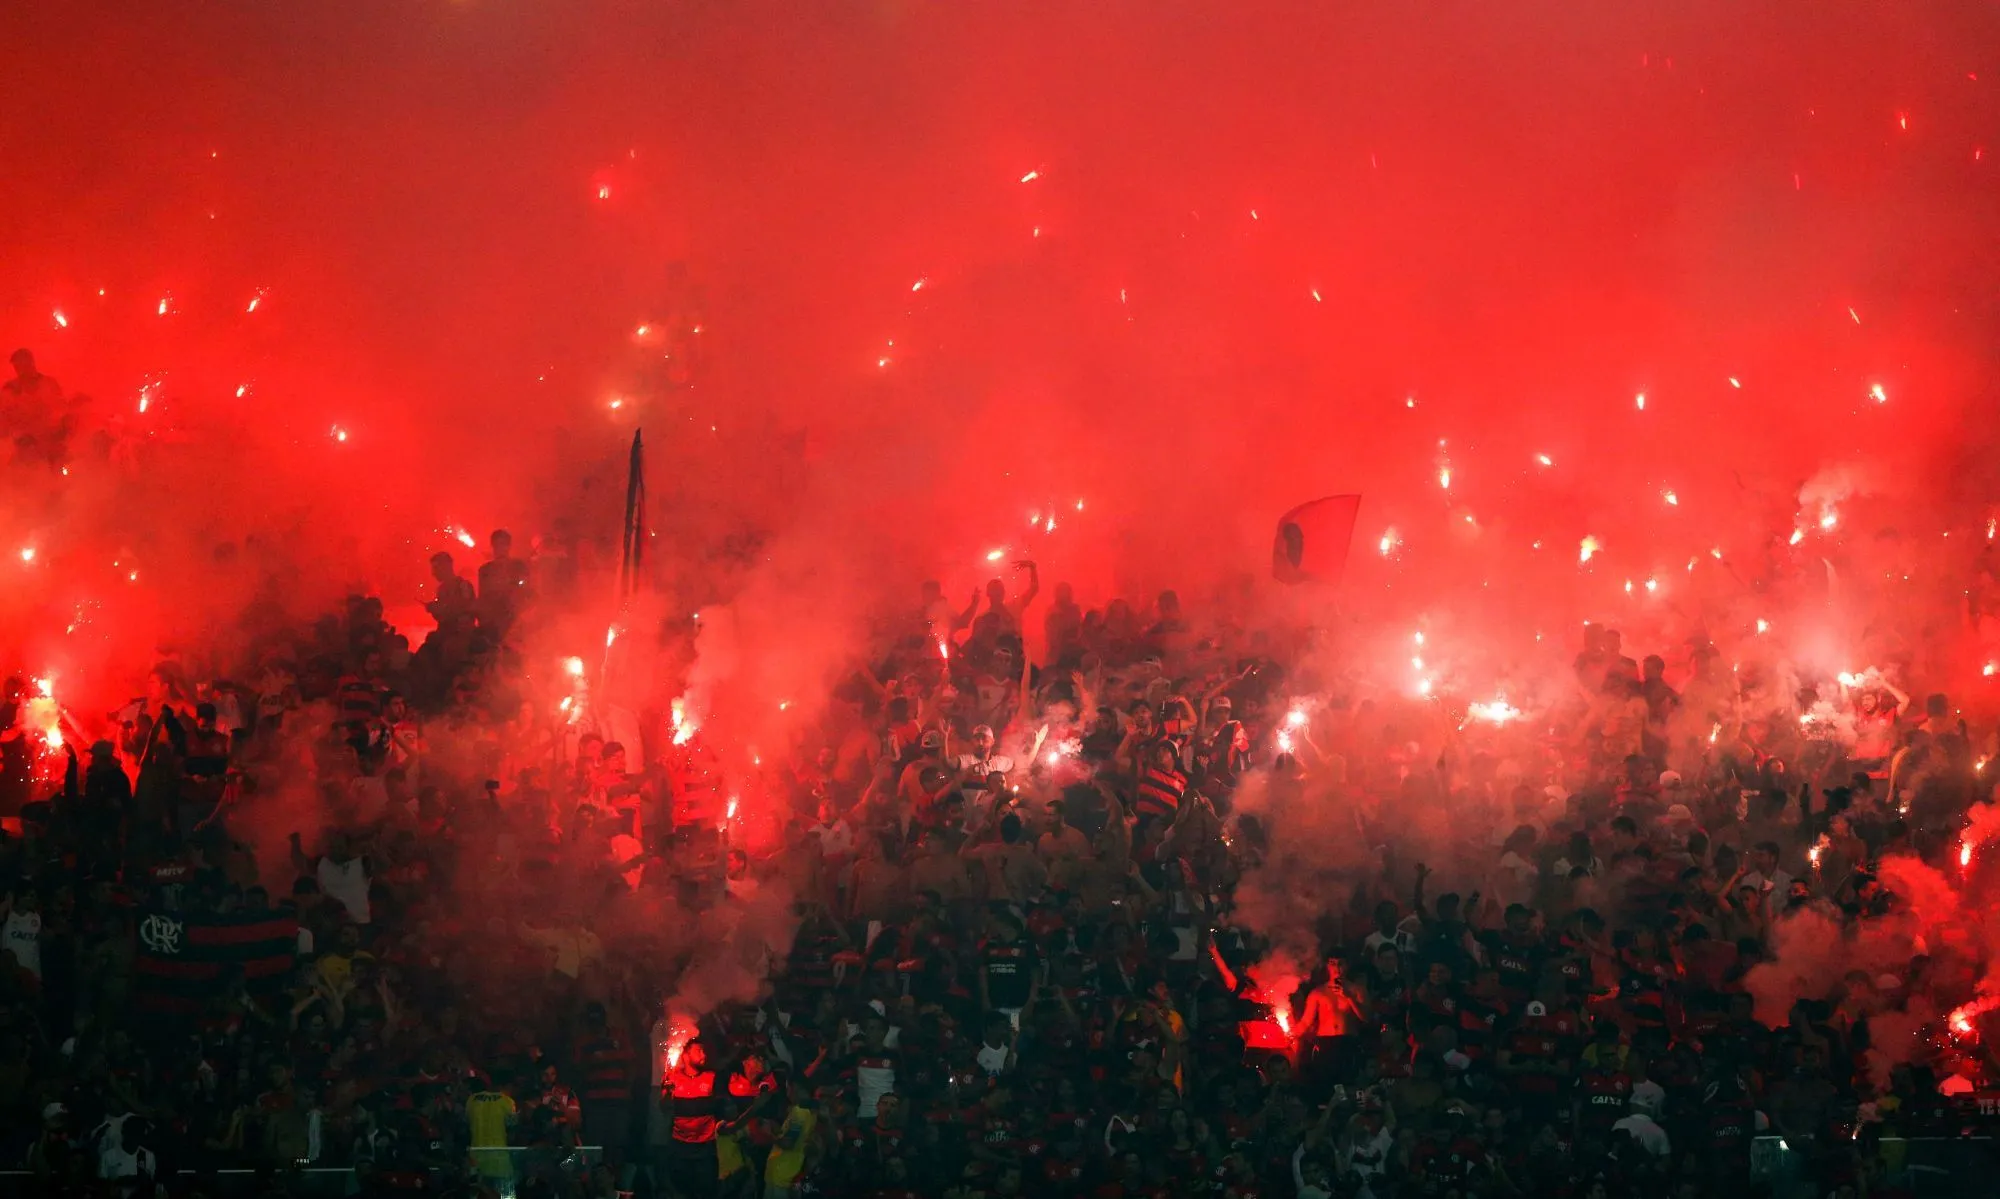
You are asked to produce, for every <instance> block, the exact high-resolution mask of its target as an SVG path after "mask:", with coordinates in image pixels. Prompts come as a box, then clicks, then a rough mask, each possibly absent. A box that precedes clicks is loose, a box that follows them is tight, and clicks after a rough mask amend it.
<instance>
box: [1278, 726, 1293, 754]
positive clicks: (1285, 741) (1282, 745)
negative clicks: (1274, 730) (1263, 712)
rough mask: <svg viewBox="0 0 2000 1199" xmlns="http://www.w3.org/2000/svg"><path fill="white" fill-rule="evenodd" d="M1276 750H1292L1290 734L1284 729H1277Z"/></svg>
mask: <svg viewBox="0 0 2000 1199" xmlns="http://www.w3.org/2000/svg"><path fill="white" fill-rule="evenodd" d="M1278 752H1279V753H1281V754H1288V753H1291V752H1292V735H1291V733H1290V732H1288V731H1286V730H1285V729H1279V730H1278Z"/></svg>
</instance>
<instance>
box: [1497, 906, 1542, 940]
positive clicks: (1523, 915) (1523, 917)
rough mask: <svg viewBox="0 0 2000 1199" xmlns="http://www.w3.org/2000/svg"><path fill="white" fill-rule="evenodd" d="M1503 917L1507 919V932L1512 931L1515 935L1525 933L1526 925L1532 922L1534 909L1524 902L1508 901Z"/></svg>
mask: <svg viewBox="0 0 2000 1199" xmlns="http://www.w3.org/2000/svg"><path fill="white" fill-rule="evenodd" d="M1504 919H1505V920H1506V921H1507V931H1508V932H1510V933H1513V934H1514V935H1515V936H1522V935H1525V934H1526V933H1527V931H1528V926H1529V925H1530V924H1531V923H1533V922H1534V919H1535V913H1534V909H1532V908H1530V907H1529V906H1528V905H1527V904H1525V903H1510V904H1508V905H1507V914H1506V916H1505V917H1504Z"/></svg>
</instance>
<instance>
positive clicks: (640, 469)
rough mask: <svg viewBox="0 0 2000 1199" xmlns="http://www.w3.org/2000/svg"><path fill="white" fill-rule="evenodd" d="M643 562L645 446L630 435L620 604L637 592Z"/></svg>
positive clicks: (639, 436)
mask: <svg viewBox="0 0 2000 1199" xmlns="http://www.w3.org/2000/svg"><path fill="white" fill-rule="evenodd" d="M645 560H646V446H645V442H644V440H643V439H642V434H641V432H640V431H639V430H637V429H635V430H633V432H632V461H631V465H630V467H629V468H628V470H627V472H626V477H625V544H624V556H623V557H622V558H620V560H619V562H618V598H619V601H620V602H621V603H622V602H623V601H624V600H625V599H626V598H627V597H628V596H630V595H631V594H632V593H633V592H634V591H637V590H638V589H639V568H640V566H641V565H643V564H644V562H645Z"/></svg>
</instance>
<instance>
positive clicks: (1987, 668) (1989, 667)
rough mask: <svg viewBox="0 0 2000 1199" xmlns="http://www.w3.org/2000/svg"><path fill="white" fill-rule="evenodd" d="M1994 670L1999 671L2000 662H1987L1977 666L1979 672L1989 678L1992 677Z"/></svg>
mask: <svg viewBox="0 0 2000 1199" xmlns="http://www.w3.org/2000/svg"><path fill="white" fill-rule="evenodd" d="M1995 671H2000V662H1988V663H1987V664H1986V665H1984V666H1982V667H1980V668H1979V673H1980V674H1983V675H1985V676H1986V677H1987V678H1989V679H1990V678H1992V677H1993V675H1994V672H1995Z"/></svg>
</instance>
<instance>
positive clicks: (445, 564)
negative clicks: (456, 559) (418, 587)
mask: <svg viewBox="0 0 2000 1199" xmlns="http://www.w3.org/2000/svg"><path fill="white" fill-rule="evenodd" d="M454 573H455V572H454V571H453V570H452V568H451V555H450V554H447V553H445V552H444V551H443V550H439V551H438V552H437V553H435V554H432V555H431V578H433V579H436V580H437V581H438V582H440V583H442V582H445V581H446V580H448V579H450V578H451V577H452V576H453V575H454Z"/></svg>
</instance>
